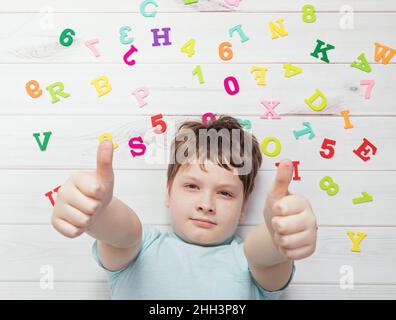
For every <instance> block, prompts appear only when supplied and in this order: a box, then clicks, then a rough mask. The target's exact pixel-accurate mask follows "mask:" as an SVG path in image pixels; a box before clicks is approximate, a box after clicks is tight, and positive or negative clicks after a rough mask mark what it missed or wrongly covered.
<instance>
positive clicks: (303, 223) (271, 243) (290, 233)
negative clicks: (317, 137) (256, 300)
mask: <svg viewBox="0 0 396 320" xmlns="http://www.w3.org/2000/svg"><path fill="white" fill-rule="evenodd" d="M292 176H293V164H292V162H291V161H290V160H284V161H281V162H280V164H279V167H278V171H277V175H276V178H275V181H274V183H273V185H272V187H271V189H270V191H269V193H268V196H267V199H266V203H265V207H264V219H265V223H262V224H260V225H258V226H255V227H254V228H252V230H250V232H249V233H248V234H247V236H246V238H245V242H244V252H245V256H246V259H247V260H248V263H249V267H250V270H251V272H252V276H253V277H254V279H255V280H256V281H257V282H258V283H259V284H260V285H261V286H262V287H263V288H266V289H267V290H269V291H276V290H279V289H281V288H283V287H284V286H285V285H286V283H287V281H288V280H289V279H290V275H291V272H292V267H293V260H299V259H303V258H306V257H308V256H310V255H311V254H312V253H313V252H314V251H315V246H316V230H317V227H316V218H315V215H314V214H313V211H312V208H311V205H310V203H309V201H308V200H306V199H305V198H304V197H302V196H300V195H296V194H290V193H289V190H288V187H289V184H290V182H291V180H292Z"/></svg>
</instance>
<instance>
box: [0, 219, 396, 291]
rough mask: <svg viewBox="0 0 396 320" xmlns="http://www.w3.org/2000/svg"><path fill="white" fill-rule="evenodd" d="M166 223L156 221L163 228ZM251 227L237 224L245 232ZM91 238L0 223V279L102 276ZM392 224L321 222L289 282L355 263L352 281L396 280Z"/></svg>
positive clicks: (326, 275)
mask: <svg viewBox="0 0 396 320" xmlns="http://www.w3.org/2000/svg"><path fill="white" fill-rule="evenodd" d="M168 228H169V226H160V229H161V230H166V229H168ZM249 228H250V227H240V228H239V230H238V233H239V234H241V235H242V237H244V236H245V235H246V232H247V231H248V230H249ZM347 230H352V231H354V232H357V231H361V232H366V233H367V236H366V238H365V239H364V240H363V241H362V242H361V243H360V248H361V252H360V253H357V252H351V248H352V242H351V240H350V239H349V238H348V236H347V235H346V231H347ZM92 243H93V239H92V238H91V237H90V236H87V235H86V234H84V235H82V236H81V237H79V238H76V239H68V238H66V237H63V236H62V235H60V234H59V233H57V232H56V230H55V229H53V228H52V227H51V226H39V225H1V226H0V252H2V259H3V261H7V263H4V264H1V265H0V281H28V282H29V281H39V280H40V278H41V276H42V275H41V274H40V268H41V267H42V266H44V265H49V266H52V267H53V268H54V279H55V281H104V280H106V277H105V274H104V271H103V270H102V269H100V267H98V266H97V265H96V263H95V262H94V260H93V258H92V256H91V247H92ZM395 255H396V228H394V227H360V228H345V227H321V228H319V231H318V243H317V250H316V252H315V254H314V255H313V256H311V257H309V258H308V259H304V260H301V261H297V262H296V270H297V271H296V275H295V278H294V280H293V283H296V284H297V283H298V284H302V283H304V284H307V283H323V284H337V285H338V283H339V280H340V278H341V277H342V274H340V268H341V267H342V266H344V265H350V266H352V267H353V268H354V283H355V284H356V285H357V284H387V285H395V284H396V275H395V273H394V269H395V267H396V256H395Z"/></svg>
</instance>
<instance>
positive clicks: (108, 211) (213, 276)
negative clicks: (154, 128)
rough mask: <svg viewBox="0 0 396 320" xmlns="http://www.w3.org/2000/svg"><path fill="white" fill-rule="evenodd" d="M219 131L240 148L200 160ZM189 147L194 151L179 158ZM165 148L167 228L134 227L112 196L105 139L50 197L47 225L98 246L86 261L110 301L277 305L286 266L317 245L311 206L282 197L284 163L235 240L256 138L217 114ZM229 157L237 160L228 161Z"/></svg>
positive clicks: (187, 126)
mask: <svg viewBox="0 0 396 320" xmlns="http://www.w3.org/2000/svg"><path fill="white" fill-rule="evenodd" d="M220 131H221V132H222V133H224V132H226V133H227V132H231V131H233V132H237V135H236V136H234V135H233V138H234V137H236V138H238V140H237V141H236V142H235V139H234V140H231V139H228V141H227V138H225V139H221V143H220V140H219V139H218V140H217V142H216V144H212V145H210V144H209V150H210V154H209V155H208V154H207V151H208V149H207V147H206V146H207V145H205V147H203V144H202V142H203V139H202V136H200V134H201V133H202V132H212V133H213V132H215V133H219V132H220ZM185 133H188V134H189V137H190V138H191V137H192V138H198V137H201V139H200V141H199V143H198V142H197V140H196V139H192V140H191V139H190V140H189V139H187V142H186V141H184V140H183V139H180V138H181V137H182V136H183V135H184V134H185ZM198 140H199V138H198ZM230 140H231V141H230ZM204 142H205V143H206V142H207V138H205V141H204ZM186 146H187V149H186ZM219 146H221V149H219V150H218V148H217V147H219ZM224 146H231V148H229V151H227V148H223V147H224ZM191 147H192V149H194V150H195V151H194V152H193V153H192V154H191V153H190V154H188V157H187V158H183V157H184V156H185V151H186V150H187V151H189V150H190V149H191ZM213 147H216V148H213ZM237 147H239V148H237ZM242 147H243V150H242ZM246 147H248V148H246ZM171 149H172V152H171V154H172V155H177V157H176V161H172V162H171V163H169V165H168V172H167V188H166V189H167V190H166V195H165V206H166V207H167V208H169V211H170V224H171V226H172V229H171V230H169V231H166V232H163V233H161V232H160V231H158V230H157V229H156V228H154V227H153V226H151V225H143V226H142V224H141V222H140V220H139V218H138V216H137V214H136V213H135V212H134V211H133V210H132V209H131V208H129V207H128V206H127V205H126V204H124V203H123V202H122V201H121V200H119V199H117V198H116V197H114V196H113V186H114V173H113V169H112V158H113V146H112V143H111V142H110V141H106V140H105V141H103V142H102V143H101V144H100V145H99V147H98V154H97V169H96V171H95V172H79V173H75V174H73V175H72V176H71V177H70V178H69V179H68V180H67V181H66V183H65V184H64V185H63V186H62V187H61V188H60V189H59V190H58V196H57V200H56V203H55V206H54V210H53V216H52V225H53V226H54V227H55V229H56V230H58V231H59V232H60V233H62V234H63V235H65V236H66V237H69V238H75V237H77V236H79V235H81V234H82V233H83V232H86V233H88V234H89V235H91V236H92V237H93V238H95V239H96V241H95V242H94V244H93V255H94V258H95V260H96V261H97V263H98V264H99V265H100V266H101V267H102V268H103V269H104V270H105V272H106V273H107V276H108V280H109V289H110V293H111V297H112V298H113V299H276V298H279V296H280V294H281V293H282V291H283V290H284V289H285V288H286V287H287V286H288V284H289V283H290V281H291V278H292V275H293V273H294V263H293V261H294V260H297V259H302V258H305V257H308V256H309V255H311V254H312V253H313V252H314V250H315V245H316V230H317V227H316V219H315V216H314V214H313V212H312V208H311V206H310V203H309V202H308V201H307V200H306V199H305V198H303V197H302V196H300V195H295V194H290V193H289V191H288V186H289V184H290V182H291V180H292V175H293V167H292V163H291V161H290V160H284V161H281V163H280V165H279V167H278V171H277V175H276V178H275V181H274V183H273V185H272V187H271V189H270V190H269V192H268V195H267V199H266V203H265V208H264V212H263V215H264V222H263V223H261V224H259V225H257V226H255V227H253V228H252V229H251V230H249V232H248V233H247V235H246V237H245V240H244V241H242V239H241V238H239V237H238V236H236V235H235V234H234V233H235V231H236V228H237V226H238V224H239V222H241V221H243V219H244V218H245V216H246V204H247V200H248V198H249V195H250V194H251V192H252V191H253V188H254V179H255V177H256V175H257V171H258V169H259V168H260V166H261V163H262V156H261V151H260V148H259V145H258V142H257V140H256V138H255V137H254V136H253V135H250V134H249V133H247V132H246V131H244V130H243V128H242V126H241V125H240V124H239V123H238V121H237V120H236V119H234V118H233V117H230V116H225V115H222V116H220V117H219V118H218V119H217V120H216V119H215V120H214V121H212V122H209V123H205V124H204V123H201V122H197V121H188V122H185V123H184V124H182V125H181V126H180V128H179V130H178V132H177V134H176V137H175V140H174V141H173V142H172V147H171ZM214 149H215V151H214V152H213V150H214ZM236 149H238V154H237V156H243V161H242V162H237V161H235V157H234V156H235V152H234V151H235V150H236ZM246 149H248V151H246ZM231 152H234V154H233V157H231V158H230V157H229V155H230V153H231ZM180 158H183V159H182V160H180ZM197 162H198V163H197ZM240 164H243V165H246V164H249V165H250V167H249V170H248V172H244V173H243V174H239V173H240V172H241V166H240Z"/></svg>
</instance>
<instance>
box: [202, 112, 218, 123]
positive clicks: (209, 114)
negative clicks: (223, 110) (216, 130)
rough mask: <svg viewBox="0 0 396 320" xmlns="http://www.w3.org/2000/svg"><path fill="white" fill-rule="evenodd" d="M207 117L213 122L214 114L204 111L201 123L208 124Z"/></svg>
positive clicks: (214, 119)
mask: <svg viewBox="0 0 396 320" xmlns="http://www.w3.org/2000/svg"><path fill="white" fill-rule="evenodd" d="M208 118H210V122H211V123H213V122H215V121H216V116H215V115H214V114H213V113H212V112H206V113H205V114H203V115H202V123H203V124H204V125H205V126H206V125H207V124H208Z"/></svg>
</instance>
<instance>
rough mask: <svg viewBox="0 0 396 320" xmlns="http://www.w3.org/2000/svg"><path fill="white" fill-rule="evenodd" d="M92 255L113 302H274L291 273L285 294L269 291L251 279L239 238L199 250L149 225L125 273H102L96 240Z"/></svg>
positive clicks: (193, 245) (122, 271)
mask: <svg viewBox="0 0 396 320" xmlns="http://www.w3.org/2000/svg"><path fill="white" fill-rule="evenodd" d="M92 254H93V256H94V258H95V260H96V262H97V263H98V265H99V266H101V267H102V268H103V269H104V270H105V272H106V275H107V279H108V287H109V290H110V296H111V299H148V300H151V299H157V300H163V299H178V300H182V299H185V300H212V299H219V300H221V299H224V300H233V299H241V300H251V299H266V300H267V299H278V298H279V297H280V295H281V294H282V292H283V291H284V289H286V287H287V286H288V285H289V283H290V281H291V279H292V277H293V274H294V271H295V266H294V265H293V271H292V274H291V276H290V279H289V281H288V283H287V284H286V285H285V287H284V288H282V289H281V290H278V291H272V292H271V291H267V290H265V289H264V288H262V287H261V286H260V285H259V284H258V283H257V282H256V281H255V280H254V279H253V277H252V276H251V273H250V271H249V266H248V262H247V260H246V257H245V254H244V252H243V240H242V239H241V238H240V237H238V236H236V235H235V236H233V237H232V238H230V239H229V240H227V241H225V242H224V243H223V244H221V245H218V246H200V245H195V244H191V243H188V242H185V241H184V240H183V239H181V238H180V237H179V236H177V235H176V234H175V233H174V232H173V231H172V230H168V231H165V232H163V233H161V232H160V231H159V230H158V229H156V228H155V227H154V226H152V225H149V224H146V225H143V233H142V242H141V248H140V252H139V254H138V255H137V256H136V258H135V259H134V260H133V261H131V262H130V263H129V265H127V266H126V267H124V268H123V269H121V270H119V271H109V270H107V269H106V268H104V266H103V265H102V263H101V262H100V258H99V255H98V249H97V241H96V240H95V242H94V244H93V246H92Z"/></svg>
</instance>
